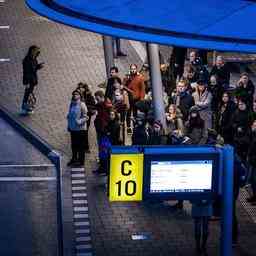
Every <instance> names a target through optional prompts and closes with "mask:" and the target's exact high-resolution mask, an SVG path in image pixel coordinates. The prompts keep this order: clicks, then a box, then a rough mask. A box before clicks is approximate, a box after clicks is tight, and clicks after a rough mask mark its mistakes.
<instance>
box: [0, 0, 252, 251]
mask: <svg viewBox="0 0 256 256" xmlns="http://www.w3.org/2000/svg"><path fill="white" fill-rule="evenodd" d="M0 8H1V16H0V22H1V24H3V25H10V29H9V30H5V31H1V37H2V38H1V48H0V58H10V61H9V62H2V63H0V70H1V81H0V90H1V93H0V101H1V104H3V105H4V106H5V107H6V108H8V110H9V111H11V112H12V113H13V114H15V115H16V117H17V118H18V119H19V120H20V121H22V122H23V123H25V124H26V125H28V126H29V127H30V128H32V129H33V130H35V131H36V132H37V133H38V134H39V135H40V136H41V137H43V138H44V139H45V140H47V141H48V142H49V143H50V144H51V145H53V147H54V148H55V149H56V150H58V151H60V152H61V153H62V154H63V157H64V160H65V161H66V160H67V159H68V158H69V157H70V145H69V144H70V142H69V135H68V133H67V130H66V118H65V117H66V112H67V109H68V105H69V101H70V96H71V95H70V94H71V92H72V90H73V89H74V88H75V87H76V84H77V83H78V82H79V81H86V82H88V83H89V84H90V85H91V87H92V90H93V91H95V90H96V89H98V87H97V85H98V84H99V83H100V82H102V81H103V80H104V79H105V67H104V59H103V51H102V41H101V37H100V36H99V35H96V34H93V33H89V32H85V31H80V30H76V29H73V28H69V27H66V26H64V25H60V24H56V23H53V22H51V21H48V20H47V19H44V18H41V17H39V16H37V15H35V14H34V13H32V12H31V11H29V10H28V9H27V8H26V7H25V6H24V2H23V1H22V0H12V1H6V3H4V4H3V3H1V7H0ZM122 43H123V47H124V51H125V52H127V53H128V57H126V58H120V59H118V60H117V62H116V64H117V66H118V67H119V68H120V70H121V73H122V74H124V73H125V72H126V71H127V70H128V67H129V64H130V63H138V64H139V65H140V64H141V60H140V58H139V56H138V55H137V53H136V51H134V49H133V48H132V46H131V44H130V43H129V42H127V41H122ZM31 44H38V45H39V46H40V47H41V56H40V57H39V59H40V61H44V62H45V68H44V69H43V70H41V71H40V73H39V85H38V88H37V89H36V95H37V96H38V106H37V108H36V111H35V114H34V115H32V116H29V117H21V116H19V114H18V113H19V110H20V104H21V99H22V95H23V86H22V83H21V81H22V67H21V61H22V58H23V57H24V55H25V53H26V51H27V48H28V47H29V46H30V45H31ZM235 78H236V77H234V76H233V79H234V80H235ZM89 134H90V146H91V151H92V153H91V154H87V155H86V166H85V169H86V180H87V191H88V202H89V212H90V222H91V236H92V244H93V248H94V252H95V255H97V256H108V255H109V256H121V255H122V256H126V255H127V256H130V255H135V256H138V255H152V256H153V255H175V256H176V255H184V256H188V255H193V252H194V251H193V250H194V241H193V223H192V220H191V217H190V213H189V205H187V206H186V208H185V210H184V211H171V209H170V207H169V206H168V205H164V204H160V203H157V204H156V203H154V204H153V203H146V202H144V203H112V204H110V203H109V202H108V199H107V196H106V188H105V180H104V178H99V177H95V176H94V175H92V173H91V171H92V170H93V169H95V168H96V161H95V160H96V151H97V147H96V139H95V131H94V128H93V126H92V127H90V131H89ZM71 194H72V193H71V175H70V170H69V169H67V168H65V169H63V196H64V203H63V204H64V206H63V207H64V213H63V214H64V231H65V241H64V242H65V249H66V255H75V254H74V253H75V250H74V247H75V245H74V243H73V240H74V239H73V237H74V232H73V230H72V225H73V224H72V223H73V210H72V198H71ZM238 209H239V220H240V245H239V247H238V248H235V249H234V255H243V256H254V255H256V247H255V241H256V225H255V223H254V222H253V221H252V219H251V218H250V217H249V215H248V214H247V212H246V211H245V210H244V208H243V207H242V206H241V205H240V204H239V205H238ZM210 232H211V235H210V240H209V255H210V256H216V255H218V247H219V224H218V223H211V225H210ZM133 235H135V236H134V237H135V238H136V237H138V236H137V235H143V237H145V238H147V239H145V240H133V239H132V236H133Z"/></svg>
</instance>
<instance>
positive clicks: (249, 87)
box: [22, 45, 256, 242]
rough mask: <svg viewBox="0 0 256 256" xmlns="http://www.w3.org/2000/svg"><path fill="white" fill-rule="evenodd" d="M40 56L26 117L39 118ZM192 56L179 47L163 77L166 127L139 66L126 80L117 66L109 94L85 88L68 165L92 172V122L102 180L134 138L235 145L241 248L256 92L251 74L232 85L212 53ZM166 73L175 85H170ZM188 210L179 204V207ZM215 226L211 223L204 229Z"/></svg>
mask: <svg viewBox="0 0 256 256" xmlns="http://www.w3.org/2000/svg"><path fill="white" fill-rule="evenodd" d="M119 50H120V49H119ZM39 54H40V48H39V47H37V46H35V45H33V46H31V47H30V48H29V50H28V53H27V55H26V57H25V58H24V60H23V84H24V85H25V93H24V97H23V101H22V113H26V114H27V113H31V112H32V111H33V108H31V106H30V104H29V97H30V95H31V94H33V90H34V87H35V86H36V85H37V82H38V81H37V80H38V79H37V71H38V70H40V69H41V68H43V63H38V61H37V57H38V56H39ZM185 56H186V50H185V49H183V48H178V47H174V49H173V54H172V57H171V58H170V65H169V67H168V69H169V71H167V72H166V69H165V70H164V73H165V74H163V76H162V77H163V89H164V90H163V91H164V95H163V103H164V105H165V108H166V113H165V118H166V127H165V126H164V125H163V124H162V123H161V121H160V120H156V119H155V117H154V108H155V107H157V106H153V101H152V97H153V95H152V88H151V85H150V82H149V81H148V80H147V79H146V76H145V75H144V73H142V72H139V70H138V66H137V65H136V64H131V65H130V70H129V72H128V73H127V74H126V75H125V77H124V78H121V76H120V74H119V72H118V68H117V67H115V66H114V67H112V68H111V69H110V74H109V78H108V80H107V85H106V89H105V91H104V90H98V91H96V92H95V93H94V94H93V93H92V91H91V90H90V87H89V86H88V84H86V83H83V82H80V83H78V85H77V88H76V89H75V90H74V91H73V92H72V99H71V102H70V106H69V111H68V114H67V123H68V131H69V132H70V136H71V149H72V158H71V160H70V161H69V162H68V166H77V167H78V166H84V162H85V154H86V153H90V145H89V144H90V140H89V138H88V130H89V127H90V126H91V120H92V117H94V118H93V120H94V128H95V130H96V135H97V144H98V151H99V168H98V169H97V170H95V173H96V174H108V157H109V149H110V146H111V145H125V144H126V141H127V137H128V136H129V137H130V139H131V142H132V145H178V144H192V145H205V144H211V145H224V144H231V145H232V146H233V147H234V149H235V162H234V166H235V168H234V177H235V178H234V189H233V191H234V211H233V242H236V241H237V237H238V225H237V218H236V211H235V208H236V207H235V205H236V200H237V198H238V195H239V188H240V187H241V186H242V185H244V184H245V183H246V182H245V181H244V180H241V177H240V176H239V175H240V173H241V169H246V170H248V172H247V173H248V175H247V177H248V178H247V182H248V181H249V182H250V184H251V191H252V192H251V195H250V196H249V197H248V198H247V201H248V203H250V204H251V205H255V206H256V154H255V150H256V100H255V99H254V91H255V87H254V84H253V82H252V80H251V79H250V76H249V74H248V73H241V74H240V78H239V79H238V81H237V82H236V84H234V85H232V86H231V84H230V70H229V67H228V65H227V64H226V63H225V61H224V58H223V57H222V56H217V58H216V61H215V64H214V65H213V66H212V67H211V68H208V66H207V54H206V52H205V51H201V52H200V51H199V52H198V51H191V52H190V54H189V61H188V63H187V65H185ZM161 66H162V65H161ZM166 74H169V77H170V76H171V77H172V79H169V80H168V79H166V76H165V75H166ZM170 74H171V75H170ZM168 81H169V82H168ZM170 81H171V83H170ZM159 86H161V85H159ZM182 206H183V202H182V201H179V202H178V203H177V207H178V208H182ZM200 207H202V205H200ZM219 208H220V206H219V202H218V200H217V201H216V202H215V206H214V211H215V216H218V215H219V213H218V212H219ZM207 221H208V219H207V218H206V222H204V226H205V225H206V224H207ZM206 233H207V232H206ZM206 240H207V239H205V242H206Z"/></svg>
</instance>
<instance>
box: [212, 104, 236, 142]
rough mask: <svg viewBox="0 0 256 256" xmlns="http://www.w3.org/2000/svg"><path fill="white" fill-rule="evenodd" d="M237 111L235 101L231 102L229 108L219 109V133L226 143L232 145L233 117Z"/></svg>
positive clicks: (220, 107)
mask: <svg viewBox="0 0 256 256" xmlns="http://www.w3.org/2000/svg"><path fill="white" fill-rule="evenodd" d="M235 110H236V105H235V103H234V102H233V101H229V102H228V103H227V106H226V107H225V108H224V107H222V106H219V108H218V117H217V119H218V123H217V131H218V133H219V134H220V135H221V136H222V137H223V138H224V141H225V143H232V141H233V134H232V132H231V131H232V123H231V120H232V116H233V114H234V112H235Z"/></svg>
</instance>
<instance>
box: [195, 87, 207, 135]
mask: <svg viewBox="0 0 256 256" xmlns="http://www.w3.org/2000/svg"><path fill="white" fill-rule="evenodd" d="M192 96H193V98H194V101H195V105H196V106H198V107H199V108H200V112H199V113H200V116H201V118H202V119H203V120H204V123H205V129H206V130H207V128H212V110H211V104H212V94H211V93H210V92H209V91H208V89H207V88H206V89H205V91H204V92H203V93H202V94H201V95H200V94H199V91H198V89H196V91H195V92H194V93H193V94H192Z"/></svg>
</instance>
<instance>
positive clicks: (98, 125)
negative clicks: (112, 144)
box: [94, 90, 113, 141]
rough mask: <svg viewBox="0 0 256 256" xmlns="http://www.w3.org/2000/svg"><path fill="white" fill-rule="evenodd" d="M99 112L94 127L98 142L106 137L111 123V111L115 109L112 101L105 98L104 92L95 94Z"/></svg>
mask: <svg viewBox="0 0 256 256" xmlns="http://www.w3.org/2000/svg"><path fill="white" fill-rule="evenodd" d="M94 96H95V100H96V105H95V108H96V110H97V115H96V118H95V120H94V126H95V129H96V134H97V141H99V139H100V138H101V137H102V136H103V135H104V132H105V129H106V127H107V125H108V122H109V110H110V109H111V108H112V107H113V106H112V103H111V101H110V100H109V99H108V98H105V95H104V92H103V91H102V90H98V91H96V92H95V94H94Z"/></svg>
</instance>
